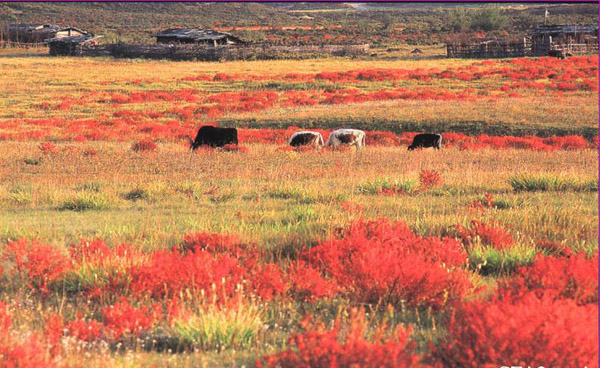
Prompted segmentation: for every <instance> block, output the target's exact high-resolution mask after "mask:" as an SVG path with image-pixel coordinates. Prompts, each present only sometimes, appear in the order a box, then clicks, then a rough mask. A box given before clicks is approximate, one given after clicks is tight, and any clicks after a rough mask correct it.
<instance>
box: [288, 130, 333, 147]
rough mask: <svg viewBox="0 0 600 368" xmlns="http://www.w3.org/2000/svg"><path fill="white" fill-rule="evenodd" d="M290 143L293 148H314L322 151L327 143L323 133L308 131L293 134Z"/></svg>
mask: <svg viewBox="0 0 600 368" xmlns="http://www.w3.org/2000/svg"><path fill="white" fill-rule="evenodd" d="M288 143H289V145H290V146H292V147H299V146H313V147H315V148H317V149H320V148H322V147H323V146H324V145H325V141H324V140H323V136H322V135H321V133H318V132H311V131H308V130H303V131H300V132H296V133H294V134H292V136H291V137H290V141H289V142H288Z"/></svg>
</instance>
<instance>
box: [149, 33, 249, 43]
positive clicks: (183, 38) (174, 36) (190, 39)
mask: <svg viewBox="0 0 600 368" xmlns="http://www.w3.org/2000/svg"><path fill="white" fill-rule="evenodd" d="M154 37H156V42H157V43H194V44H206V45H210V46H215V47H216V46H218V45H237V44H244V43H245V42H244V41H242V40H241V39H239V38H237V37H235V36H234V35H232V34H231V33H225V32H218V31H214V30H211V29H199V28H169V29H165V30H164V31H160V32H158V33H157V34H155V35H154Z"/></svg>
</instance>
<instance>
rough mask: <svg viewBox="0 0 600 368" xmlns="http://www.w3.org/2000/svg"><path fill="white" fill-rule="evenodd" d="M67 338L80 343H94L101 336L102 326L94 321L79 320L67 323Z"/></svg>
mask: <svg viewBox="0 0 600 368" xmlns="http://www.w3.org/2000/svg"><path fill="white" fill-rule="evenodd" d="M66 327H67V330H68V331H69V336H72V337H74V338H76V339H78V340H81V341H87V342H94V341H96V340H98V339H100V338H101V337H102V336H103V330H104V325H103V324H102V323H100V322H98V321H95V320H93V319H92V320H89V321H86V320H85V319H83V318H79V319H77V320H75V321H71V322H69V323H67V326H66Z"/></svg>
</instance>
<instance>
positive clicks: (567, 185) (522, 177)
mask: <svg viewBox="0 0 600 368" xmlns="http://www.w3.org/2000/svg"><path fill="white" fill-rule="evenodd" d="M509 183H510V185H511V187H512V189H513V190H514V191H516V192H547V191H560V192H565V191H574V192H597V191H598V179H588V180H584V179H579V178H571V177H565V176H558V175H547V174H543V175H531V174H519V175H515V176H513V177H511V178H510V179H509Z"/></svg>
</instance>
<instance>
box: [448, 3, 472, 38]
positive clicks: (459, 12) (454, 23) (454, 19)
mask: <svg viewBox="0 0 600 368" xmlns="http://www.w3.org/2000/svg"><path fill="white" fill-rule="evenodd" d="M444 20H445V23H446V25H447V27H448V28H449V29H450V31H452V32H454V33H461V32H465V31H467V30H468V29H469V28H470V26H471V18H470V17H469V14H468V13H467V12H466V11H465V9H456V10H452V11H449V12H447V15H446V16H445V19H444Z"/></svg>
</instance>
